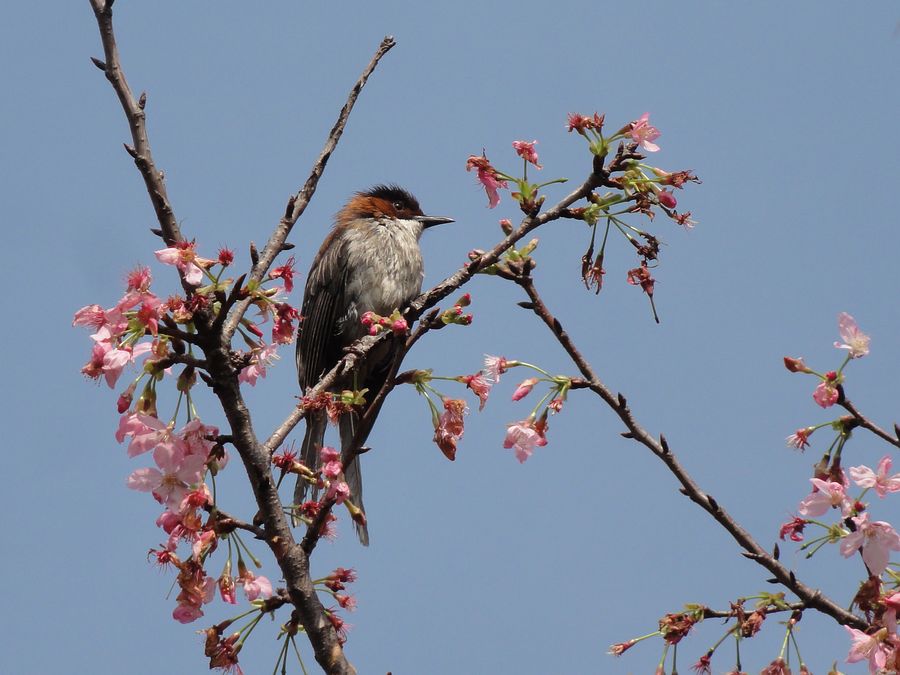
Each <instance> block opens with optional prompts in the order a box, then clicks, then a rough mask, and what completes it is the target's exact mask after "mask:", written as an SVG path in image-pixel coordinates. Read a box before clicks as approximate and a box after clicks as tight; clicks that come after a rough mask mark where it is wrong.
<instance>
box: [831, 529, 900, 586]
mask: <svg viewBox="0 0 900 675" xmlns="http://www.w3.org/2000/svg"><path fill="white" fill-rule="evenodd" d="M853 523H854V524H855V525H856V532H851V533H850V534H848V535H847V536H846V537H844V538H843V539H841V555H843V556H844V557H845V558H849V557H850V556H851V555H853V554H854V553H856V552H857V551H858V550H859V549H860V548H862V558H863V561H864V562H865V563H866V566H867V567H868V568H869V571H870V572H872V574H874V575H876V576H878V575H880V574H881V573H882V572H884V570H885V568H886V567H887V564H888V560H889V559H890V552H891V551H900V535H898V534H897V532H896V531H895V530H894V528H893V527H891V525H890V523H886V522H884V521H881V520H876V521H875V522H871V523H870V522H869V514H868V513H863V514H861V515H859V516H856V517H855V518H853Z"/></svg>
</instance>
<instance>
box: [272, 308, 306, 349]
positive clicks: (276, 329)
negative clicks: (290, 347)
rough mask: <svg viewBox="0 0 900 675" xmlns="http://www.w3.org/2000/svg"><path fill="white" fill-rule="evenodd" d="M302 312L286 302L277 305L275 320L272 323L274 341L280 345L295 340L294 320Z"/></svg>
mask: <svg viewBox="0 0 900 675" xmlns="http://www.w3.org/2000/svg"><path fill="white" fill-rule="evenodd" d="M299 316H300V312H298V311H297V310H296V309H294V308H293V307H291V306H290V305H289V304H287V303H286V302H282V303H279V304H278V305H276V306H275V322H274V323H273V324H272V342H273V343H274V344H278V345H286V344H290V343H291V342H293V340H294V323H293V322H294V320H295V319H297V317H299Z"/></svg>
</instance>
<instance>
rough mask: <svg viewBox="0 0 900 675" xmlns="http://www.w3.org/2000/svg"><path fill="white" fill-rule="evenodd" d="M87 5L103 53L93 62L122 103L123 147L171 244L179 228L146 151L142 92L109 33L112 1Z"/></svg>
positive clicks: (159, 174) (160, 175)
mask: <svg viewBox="0 0 900 675" xmlns="http://www.w3.org/2000/svg"><path fill="white" fill-rule="evenodd" d="M90 1H91V7H92V8H93V10H94V16H95V17H96V18H97V25H98V26H99V28H100V40H101V41H102V43H103V53H104V57H105V59H106V61H105V62H99V63H98V59H94V65H96V66H97V67H98V68H100V69H101V70H102V71H103V72H104V74H105V75H106V79H107V80H109V82H110V84H112V87H113V89H114V90H115V92H116V95H117V96H118V97H119V102H120V103H121V104H122V110H124V111H125V117H126V118H127V120H128V126H129V128H130V129H131V140H132V143H133V145H131V146H128V145H126V146H125V149H126V150H127V151H128V154H129V155H131V156H132V157H133V158H134V163H135V165H137V168H138V171H140V172H141V176H142V177H143V179H144V185H145V186H146V187H147V193H148V194H149V195H150V201H151V203H152V204H153V210H154V211H155V212H156V219H157V220H158V221H159V224H160V227H161V228H162V232H163V239H164V241H165V242H166V243H167V244H169V245H172V244H174V243H175V242H178V241H182V240H183V237H182V235H181V229H180V228H179V226H178V221H177V220H176V219H175V214H174V213H173V211H172V205H171V204H170V203H169V197H168V194H167V193H166V184H165V181H164V180H163V173H162V171H160V170H159V169H157V167H156V164H155V163H154V161H153V153H152V152H151V151H150V141H149V139H148V137H147V127H146V124H145V115H144V105H145V103H146V100H147V98H146V95H145V94H141V97H140V99H139V100H137V101H136V100H135V99H134V95H133V94H132V93H131V88H130V87H129V86H128V81H127V80H126V79H125V73H124V72H122V65H121V62H120V60H119V48H118V47H117V46H116V37H115V34H114V33H113V24H112V5H113V3H112V0H106V1H105V2H104V0H90Z"/></svg>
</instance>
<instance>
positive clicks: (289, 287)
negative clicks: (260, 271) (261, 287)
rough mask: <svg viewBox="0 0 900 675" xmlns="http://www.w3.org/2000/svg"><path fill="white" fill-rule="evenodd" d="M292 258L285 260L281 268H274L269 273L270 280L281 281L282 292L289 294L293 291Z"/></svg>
mask: <svg viewBox="0 0 900 675" xmlns="http://www.w3.org/2000/svg"><path fill="white" fill-rule="evenodd" d="M294 274H295V272H294V256H291V257H290V258H288V259H287V262H285V263H284V265H282V266H281V267H276V268H275V269H273V270H272V271H271V272H269V278H270V279H282V280H283V281H284V290H285V291H287V292H288V293H290V292H291V291H293V290H294Z"/></svg>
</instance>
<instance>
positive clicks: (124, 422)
mask: <svg viewBox="0 0 900 675" xmlns="http://www.w3.org/2000/svg"><path fill="white" fill-rule="evenodd" d="M126 436H131V441H130V442H129V443H128V456H129V457H137V456H138V455H141V454H143V453H145V452H147V451H148V450H152V449H153V448H155V447H157V446H159V445H164V446H167V447H169V446H171V447H173V448H174V449H177V450H178V451H179V452H181V453H182V454H184V452H185V448H184V441H182V440H181V439H180V438H179V437H178V436H176V435H175V434H174V433H173V430H172V427H171V426H169V425H166V424H163V423H162V422H161V421H160V420H158V419H157V418H155V417H151V416H150V415H142V414H140V413H128V414H126V415H122V417H120V418H119V428H118V429H117V430H116V441H118V442H119V443H122V442H123V441H124V440H125V437H126Z"/></svg>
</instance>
